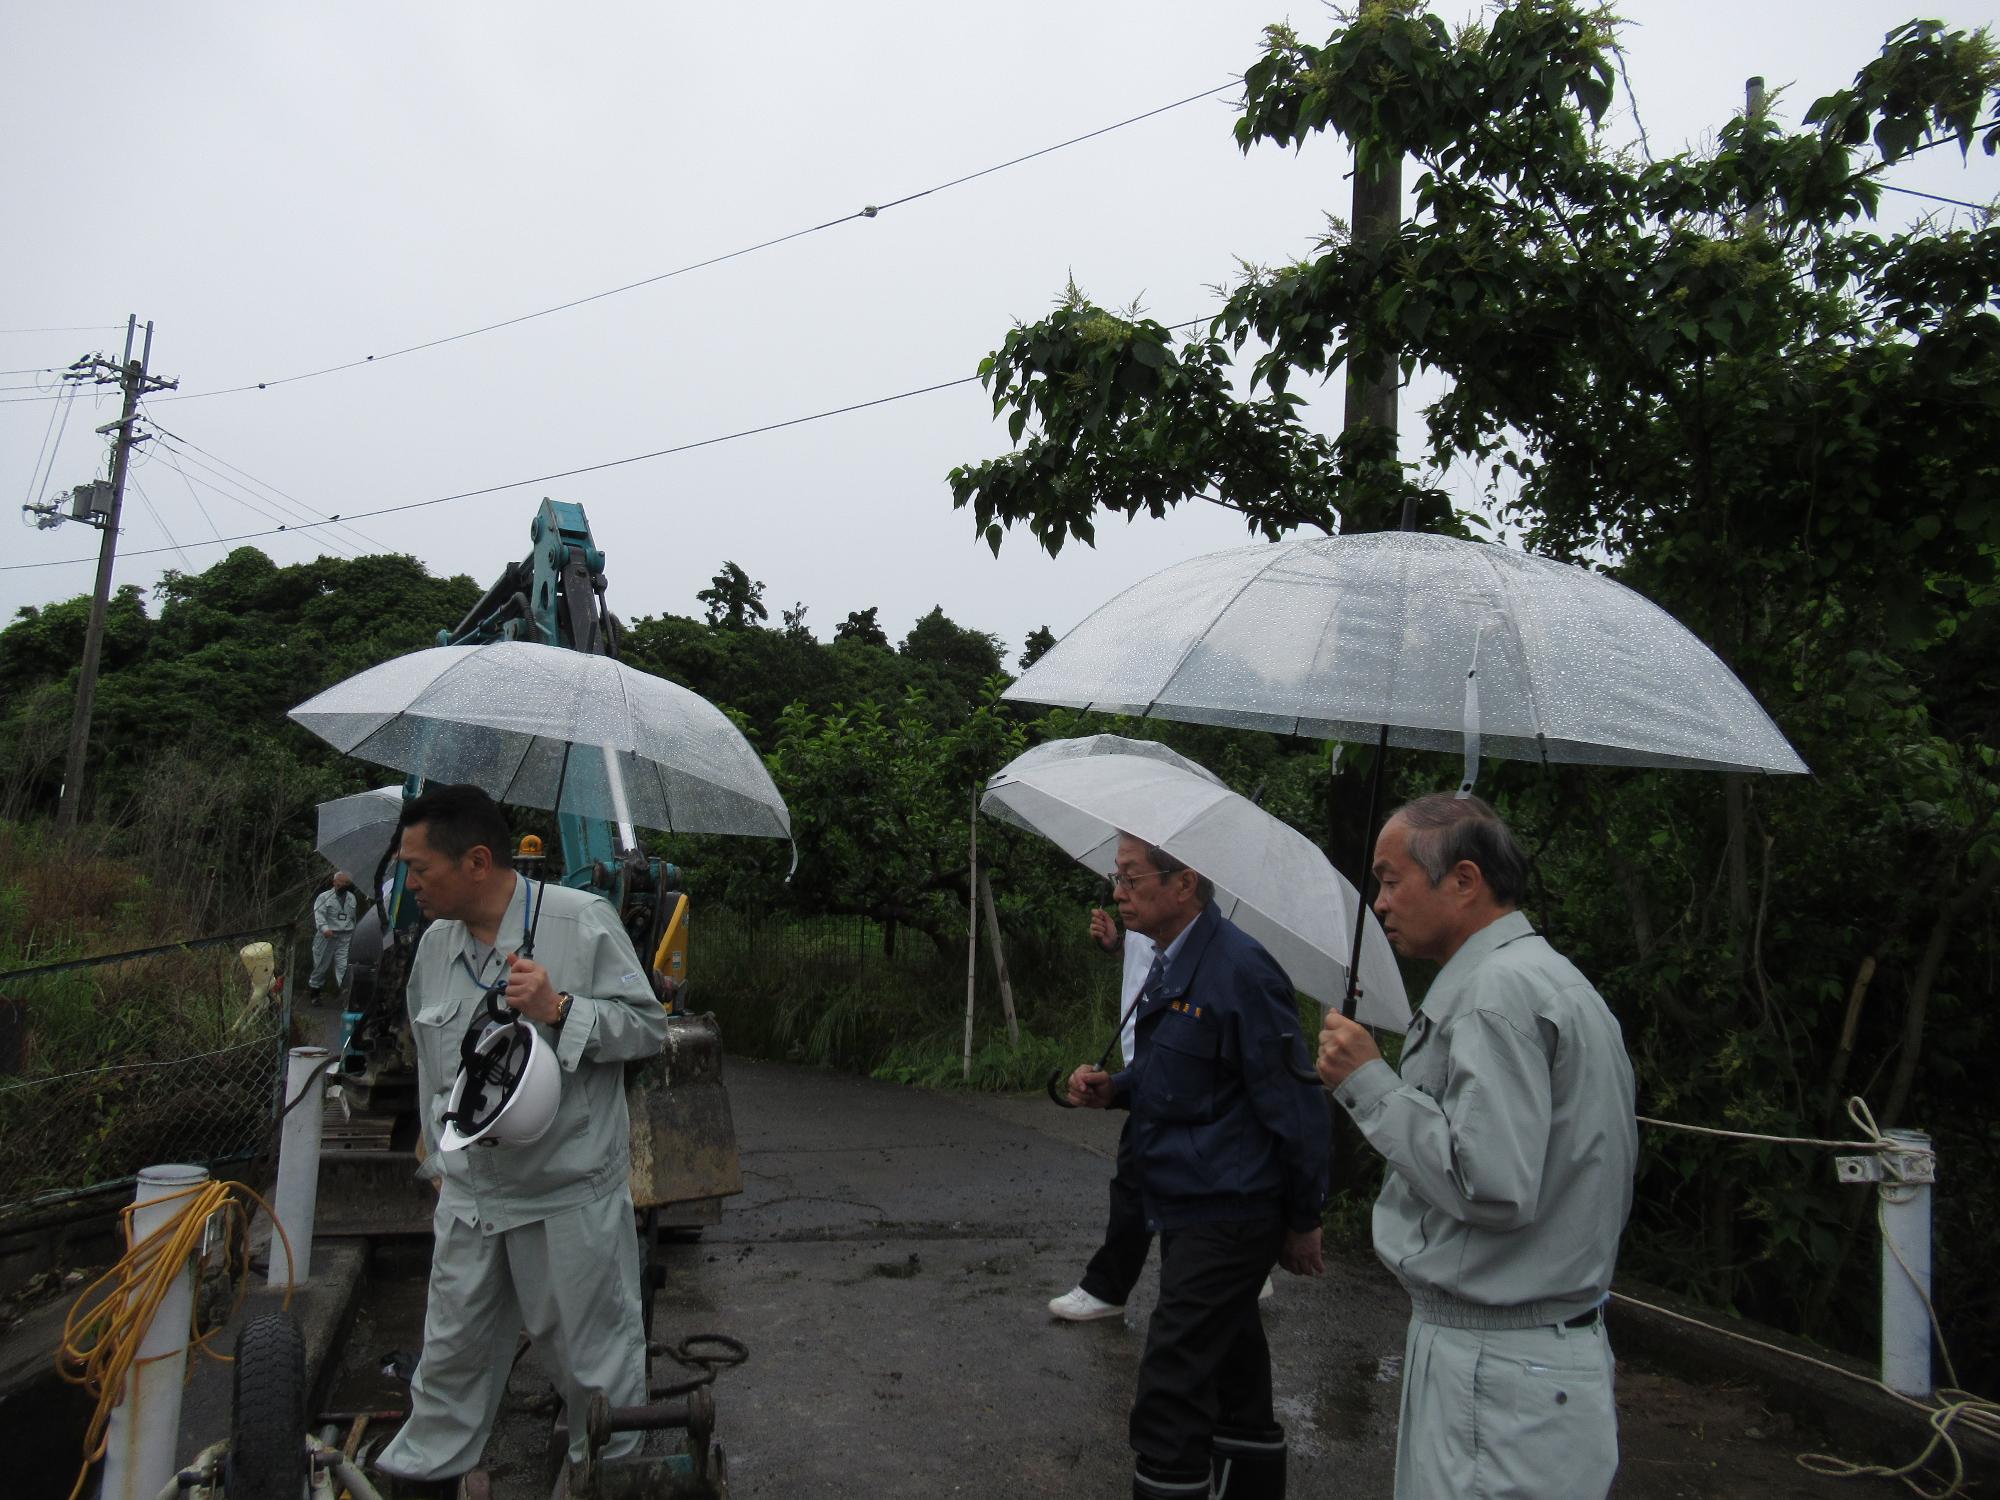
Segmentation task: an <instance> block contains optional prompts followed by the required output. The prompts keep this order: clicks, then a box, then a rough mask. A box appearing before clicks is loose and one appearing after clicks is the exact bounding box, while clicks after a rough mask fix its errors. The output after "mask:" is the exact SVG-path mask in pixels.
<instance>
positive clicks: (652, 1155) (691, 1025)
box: [625, 1015, 743, 1227]
mask: <svg viewBox="0 0 2000 1500" xmlns="http://www.w3.org/2000/svg"><path fill="white" fill-rule="evenodd" d="M625 1103H626V1106H627V1108H628V1109H629V1110H630V1111H631V1115H632V1202H633V1204H634V1205H635V1206H636V1207H638V1208H640V1209H659V1210H660V1211H661V1212H660V1217H659V1222H660V1224H661V1225H662V1226H665V1227H674V1226H677V1225H697V1224H713V1223H716V1222H717V1221H718V1220H719V1219H720V1217H721V1210H722V1201H721V1200H722V1199H724V1198H727V1197H731V1196H733V1195H734V1194H737V1193H740V1192H742V1191H743V1167H742V1164H741V1162H739V1161H738V1159H737V1155H736V1122H735V1120H734V1119H733V1118H731V1116H730V1113H729V1095H728V1094H727V1093H725V1092H724V1091H723V1087H722V1033H721V1031H720V1030H719V1029H718V1028H717V1026H716V1024H715V1017H714V1016H712V1015H699V1016H690V1015H669V1016H668V1017H667V1044H666V1046H665V1047H664V1048H663V1049H661V1051H660V1054H659V1055H658V1056H657V1057H652V1058H648V1059H647V1060H646V1061H645V1062H643V1063H641V1064H639V1065H638V1066H637V1067H635V1068H633V1069H631V1070H630V1071H628V1072H627V1074H626V1080H625Z"/></svg>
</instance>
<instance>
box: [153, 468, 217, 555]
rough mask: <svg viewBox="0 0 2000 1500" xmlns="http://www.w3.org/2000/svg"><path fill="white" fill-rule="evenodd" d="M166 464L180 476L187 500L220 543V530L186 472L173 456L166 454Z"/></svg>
mask: <svg viewBox="0 0 2000 1500" xmlns="http://www.w3.org/2000/svg"><path fill="white" fill-rule="evenodd" d="M166 464H167V467H168V468H170V469H172V470H173V471H174V472H175V473H176V474H178V475H180V476H181V483H182V484H184V485H186V486H187V492H188V499H190V500H192V501H194V508H195V509H196V510H198V511H200V512H201V518H202V519H203V520H204V521H206V522H208V529H209V530H210V531H211V532H213V533H214V534H215V539H216V540H217V541H218V542H219V541H221V540H222V528H221V527H220V526H218V525H216V524H215V517H213V516H211V515H210V514H209V513H208V507H207V506H206V505H203V504H202V503H201V496H200V495H198V494H196V493H195V488H194V481H193V480H192V479H190V478H188V474H187V470H186V469H183V468H182V467H181V466H180V465H179V464H178V463H176V462H175V461H174V456H173V454H172V453H168V454H167V457H166Z"/></svg>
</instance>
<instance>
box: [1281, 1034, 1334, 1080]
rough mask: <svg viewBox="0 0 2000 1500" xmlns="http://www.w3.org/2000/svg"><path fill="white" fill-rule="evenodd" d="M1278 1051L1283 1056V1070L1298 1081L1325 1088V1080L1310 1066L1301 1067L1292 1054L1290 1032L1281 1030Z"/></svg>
mask: <svg viewBox="0 0 2000 1500" xmlns="http://www.w3.org/2000/svg"><path fill="white" fill-rule="evenodd" d="M1278 1051H1279V1052H1280V1053H1281V1054H1282V1055H1283V1056H1284V1059H1285V1071H1286V1072H1288V1073H1290V1074H1291V1075H1292V1077H1294V1078H1296V1079H1298V1081H1299V1082H1300V1083H1309V1084H1311V1085H1313V1087H1315V1088H1325V1087H1326V1082H1325V1080H1324V1079H1322V1078H1321V1077H1320V1076H1319V1074H1318V1073H1317V1072H1316V1071H1315V1070H1313V1069H1312V1068H1302V1067H1300V1066H1299V1065H1298V1062H1297V1061H1296V1060H1295V1059H1294V1058H1293V1056H1292V1034H1291V1033H1290V1032H1289V1031H1286V1032H1281V1033H1280V1034H1279V1036H1278Z"/></svg>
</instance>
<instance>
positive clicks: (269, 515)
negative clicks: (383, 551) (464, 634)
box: [165, 442, 381, 557]
mask: <svg viewBox="0 0 2000 1500" xmlns="http://www.w3.org/2000/svg"><path fill="white" fill-rule="evenodd" d="M165 450H166V451H168V452H170V453H173V454H176V455H178V458H180V459H185V460H186V461H187V462H188V463H191V464H193V465H194V466H195V467H196V468H197V469H200V470H201V471H202V472H203V473H204V474H206V475H207V476H208V477H207V478H206V479H204V480H203V481H202V482H203V484H205V485H206V486H207V487H208V488H209V489H210V490H213V491H214V492H215V493H216V494H218V495H221V496H223V497H224V498H225V499H232V500H234V499H238V497H245V503H247V504H248V505H249V508H250V509H252V510H254V511H256V512H257V514H258V515H260V516H263V517H264V518H265V519H266V520H269V521H275V522H277V523H278V524H279V525H281V526H295V525H298V524H299V523H301V522H306V521H311V522H315V523H317V522H318V521H319V520H320V518H321V516H322V515H323V514H324V512H321V511H316V510H314V509H313V508H312V507H311V506H309V505H305V504H302V503H301V502H299V501H296V500H290V499H280V498H278V497H276V496H274V495H267V494H265V493H263V492H262V491H259V490H253V489H251V488H250V487H249V486H248V485H246V484H244V483H243V482H242V481H241V480H238V479H232V478H231V477H230V476H229V475H227V474H225V473H223V472H222V471H221V470H220V469H217V468H214V467H212V466H211V465H209V464H205V463H203V462H202V461H201V460H200V459H198V458H196V457H195V456H194V455H193V454H192V453H189V452H187V451H186V450H185V449H183V448H180V447H179V446H177V445H176V444H174V443H172V442H168V443H166V444H165ZM267 506H268V507H270V509H266V507H267ZM337 530H338V531H339V532H342V533H346V534H349V535H352V536H354V537H356V538H358V539H359V541H360V545H361V546H366V547H371V548H379V547H380V545H381V544H380V543H378V542H376V541H375V540H374V539H373V538H372V537H363V536H361V534H360V533H359V532H357V531H355V529H354V528H353V527H351V526H348V525H345V524H342V525H341V526H339V527H338V528H337ZM326 542H327V545H328V546H329V547H332V548H333V549H334V550H335V551H337V552H339V553H340V555H341V556H343V557H351V556H353V555H354V553H355V552H356V551H357V550H359V549H358V548H357V546H356V545H355V543H354V542H350V541H344V540H342V539H341V538H340V537H337V536H333V535H329V536H328V537H327V538H326Z"/></svg>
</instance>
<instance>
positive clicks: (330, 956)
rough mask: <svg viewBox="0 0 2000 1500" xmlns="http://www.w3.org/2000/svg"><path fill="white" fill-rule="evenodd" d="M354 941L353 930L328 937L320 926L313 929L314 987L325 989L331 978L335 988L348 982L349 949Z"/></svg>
mask: <svg viewBox="0 0 2000 1500" xmlns="http://www.w3.org/2000/svg"><path fill="white" fill-rule="evenodd" d="M353 942H354V934H353V933H351V932H336V933H335V934H334V935H333V936H332V937H328V936H327V935H326V934H325V933H323V932H321V931H320V930H319V929H318V928H314V929H313V971H312V988H314V989H316V990H319V989H325V988H326V982H327V980H328V979H329V978H331V979H332V980H333V987H334V989H335V990H338V989H339V988H340V987H341V986H342V985H343V984H345V983H347V950H348V948H349V947H350V946H351V945H352V944H353Z"/></svg>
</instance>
